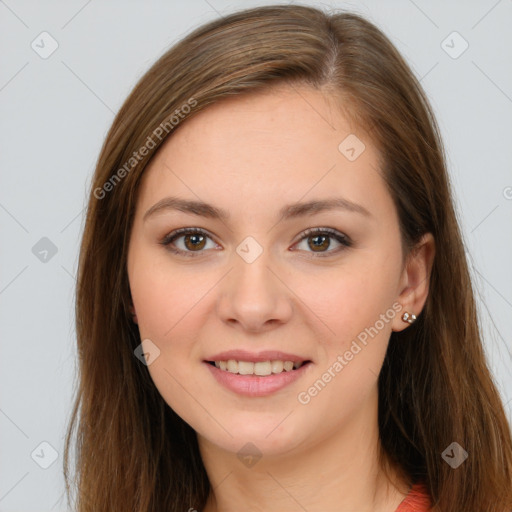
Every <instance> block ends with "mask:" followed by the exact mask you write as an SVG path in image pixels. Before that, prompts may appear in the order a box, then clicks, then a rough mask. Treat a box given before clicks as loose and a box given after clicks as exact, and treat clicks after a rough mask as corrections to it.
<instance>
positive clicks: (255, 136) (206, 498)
mask: <svg viewBox="0 0 512 512" xmlns="http://www.w3.org/2000/svg"><path fill="white" fill-rule="evenodd" d="M76 317H77V339H78V349H79V364H80V368H79V370H80V373H79V375H80V385H79V389H78V393H77V397H76V402H75V407H74V410H73V413H72V418H71V423H70V425H69V430H68V435H67V439H66V453H65V466H64V471H65V477H66V482H67V490H68V495H70V496H71V484H70V481H71V477H70V475H69V469H68V468H69V462H68V458H69V456H70V449H71V442H72V437H73V435H74V434H75V430H76V435H77V439H76V475H75V478H74V483H76V502H77V507H76V508H77V510H79V511H80V512H82V511H89V510H91V511H92V510H94V511H99V510H109V511H117V510H120V511H121V510H123V511H126V510H137V511H159V512H161V511H164V510H165V511H171V510H172V511H186V510H189V511H190V512H191V511H193V510H197V511H203V512H220V511H223V512H225V511H234V510H240V509H241V508H243V509H245V510H266V511H273V510H276V511H279V512H283V511H291V510H300V509H302V510H308V511H313V510H324V511H325V510H329V511H330V510H333V511H334V510H336V511H340V512H347V511H349V510H350V511H353V510H358V511H370V510H372V511H378V512H394V511H399V512H406V511H409V510H415V511H425V510H435V511H441V512H455V511H457V512H460V511H462V510H464V511H466V510H471V511H474V512H476V511H482V512H483V511H486V512H505V511H507V510H510V508H511V507H512V488H511V480H512V478H511V477H512V442H511V433H510V427H509V425H508V423H507V420H506V416H505V414H504V408H503V404H502V402H501V400H500V396H499V394H498V392H497V390H496V387H495V385H494V383H493V380H492V378H491V374H490V372H489V369H488V367H487V363H486V361H485V358H484V353H483V349H482V340H481V336H480V331H479V324H478V319H477V314H476V308H475V301H474V296H473V291H472V286H471V281H470V277H469V272H468V267H467V262H466V258H465V252H464V246H463V243H462V239H461V234H460V230H459V227H458V223H457V219H456V215H455V212H454V208H453V203H452V193H451V189H450V184H449V180H448V176H447V171H446V166H445V161H444V156H443V150H442V145H441V141H440V138H439V133H438V129H437V125H436V122H435V119H434V116H433V114H432V112H431V109H430V107H429V105H428V101H427V100H426V98H425V95H424V93H423V91H422V90H421V88H420V86H419V84H418V82H417V81H416V79H415V78H414V76H413V74H412V73H411V71H410V69H409V68H408V66H407V65H406V64H405V62H404V60H403V59H402V58H401V56H400V55H399V54H398V53H397V51H396V49H395V48H394V47H393V46H392V44H391V43H390V42H389V40H388V39H387V38H386V37H385V36H384V35H383V34H382V33H381V32H380V31H379V30H378V29H377V28H376V27H375V26H374V25H372V24H371V23H369V22H368V21H366V20H364V19H362V18H361V17H359V16H357V15H354V14H349V13H334V14H331V15H328V14H326V13H324V12H322V11H321V10H318V9H315V8H312V7H305V6H291V5H289V6H266V7H260V8H255V9H250V10H245V11H241V12H238V13H235V14H232V15H230V16H226V17H224V18H222V19H219V20H215V21H213V22H210V23H208V24H207V25H204V26H202V27H200V28H198V29H197V30H195V31H194V32H192V33H191V34H190V35H188V36H187V37H186V38H185V39H183V40H182V41H181V42H179V43H178V44H176V45H175V46H174V47H173V48H171V49H170V50H169V51H168V52H166V53H165V54H164V55H163V56H162V57H161V58H160V59H159V60H158V61H157V62H156V63H155V64H154V65H153V66H152V68H151V69H150V70H149V71H148V72H147V73H146V74H145V75H144V76H143V77H142V79H141V80H140V82H139V83H138V84H137V86H136V87H135V88H134V90H133V92H132V93H131V94H130V96H129V97H128V99H127V100H126V102H125V104H124V105H123V107H122V108H121V110H120V112H119V114H118V115H117V117H116V119H115V121H114V123H113V126H112V128H111V130H110V132H109V134H108V136H107V138H106V141H105V144H104V146H103V148H102V151H101V155H100V158H99V161H98V165H97V168H96V172H95V175H94V180H93V184H92V188H91V196H90V202H89V207H88V212H87V219H86V226H85V232H84V235H83V240H82V246H81V251H80V261H79V273H78V288H77V302H76Z"/></svg>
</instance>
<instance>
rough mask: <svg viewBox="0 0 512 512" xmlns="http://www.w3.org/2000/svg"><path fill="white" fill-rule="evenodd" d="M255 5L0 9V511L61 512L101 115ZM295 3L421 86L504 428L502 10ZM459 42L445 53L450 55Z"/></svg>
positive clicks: (509, 395) (509, 183)
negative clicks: (402, 61)
mask: <svg viewBox="0 0 512 512" xmlns="http://www.w3.org/2000/svg"><path fill="white" fill-rule="evenodd" d="M266 3H271V2H255V1H248V2H242V1H238V2H227V1H224V0H211V1H206V0H188V1H187V2H171V1H167V2H164V1H155V0H153V1H144V2H143V1H120V0H117V1H109V2H100V1H99V0H92V1H85V0H73V1H67V2H64V1H46V2H36V1H35V0H34V1H27V0H25V1H17V2H16V1H15V0H6V1H5V2H4V1H0V42H1V45H0V48H1V66H0V136H1V138H0V140H1V147H0V161H1V167H0V169H1V188H0V226H1V233H2V241H1V249H2V250H1V253H0V258H1V259H0V324H1V326H2V337H1V342H2V351H1V356H0V364H1V371H0V381H1V388H0V389H1V397H0V398H1V401H0V428H1V441H0V443H1V444H0V451H1V454H2V456H1V460H0V511H4V512H7V511H9V512H11V511H36V510H37V511H42V510H51V511H60V510H65V508H66V507H65V501H64V500H63V490H64V487H63V477H62V454H63V439H64V432H65V428H66V425H67V421H68V417H69V413H70V409H71V397H72V390H73V382H74V380H73V379H74V373H75V357H76V351H75V337H74V312H73V307H74V304H73V300H74V286H75V278H74V276H75V272H76V263H77V257H78V247H79V241H80V235H81V232H82V228H83V219H84V218H83V213H84V208H85V205H86V191H87V189H88V187H89V185H90V181H91V176H92V173H93V170H94V165H95V162H96V159H97V157H98V153H99V151H100V147H101V144H102V142H103V140H104V137H105V135H106V133H107V130H108V128H109V126H110V124H111V122H112V120H113V117H114V113H115V112H117V110H118V109H119V107H120V106H121V104H122V102H123V101H124V99H125V98H126V96H127V95H128V93H129V91H130V90H131V88H132V87H133V86H134V85H135V83H136V81H137V80H138V79H139V78H140V77H141V76H142V74H143V73H144V72H145V71H146V70H147V69H148V68H149V66H150V65H151V64H152V63H153V62H154V61H155V60H156V59H157V57H159V56H160V55H161V54H162V53H163V52H164V51H165V50H166V49H167V48H168V47H169V46H170V45H171V44H172V43H174V42H175V41H177V40H178V39H180V38H182V37H183V36H184V35H185V34H186V33H188V32H189V31H190V29H192V28H195V27H197V26H198V25H200V24H202V23H204V22H206V21H208V20H211V19H214V18H216V17H218V16H220V15H223V14H227V13H229V12H231V11H232V10H237V9H239V8H242V7H250V6H255V5H263V4H266ZM303 3H311V4H316V5H325V6H332V7H342V8H348V9H351V10H354V11H356V12H360V13H362V14H363V15H366V16H367V17H368V18H369V19H370V20H372V21H373V22H375V23H376V24H377V25H378V26H380V27H381V28H382V29H383V30H384V31H385V33H386V34H387V35H388V36H389V37H390V38H391V40H392V41H393V42H394V43H395V44H396V46H397V47H398V49H399V50H400V51H401V52H402V54H403V55H404V56H405V57H406V59H407V60H408V62H409V63H410V65H411V66H412V68H413V70H414V71H415V73H416V74H417V76H418V77H419V78H421V83H422V85H423V86H424V88H425V89H426V91H427V94H428V95H429V97H430V99H431V102H432V105H433V107H434V110H435V112H436V114H437V116H438V120H439V124H440V126H441V130H442V134H443V136H444V140H445V144H446V148H447V154H448V164H449V172H450V175H451V179H452V182H453V185H454V188H455V195H456V203H457V204H456V207H457V210H458V213H459V216H460V220H461V225H462V230H463V233H464V238H465V242H466V246H467V251H468V255H469V256H470V259H471V262H472V274H473V276H474V279H475V288H476V290H477V297H478V303H479V310H480V312H481V319H482V323H483V327H484V335H485V343H486V351H487V353H488V356H489V362H490V365H491V367H492V370H493V373H494V375H495V378H496V382H497V385H498V386H499V389H500V391H501V393H502V396H503V399H504V403H506V404H507V405H506V409H507V414H508V417H509V418H512V411H511V408H512V372H511V351H512V349H511V339H512V321H511V317H512V286H511V285H512V275H511V271H510V262H511V261H512V236H511V235H512V229H511V226H512V172H511V162H512V144H511V142H510V141H511V140H512V72H511V63H512V32H511V31H510V25H511V21H512V0H500V1H496V0H482V1H478V2H477V1H472V2H468V1H459V2H451V3H447V2H444V1H436V2H427V1H426V0H415V1H412V0H395V1H390V2H380V1H378V0H373V1H367V2H352V3H346V2H334V1H332V2H303ZM43 31H47V32H49V33H50V34H51V36H52V37H53V38H54V39H55V40H56V41H57V42H58V45H59V46H58V49H57V50H56V51H55V52H54V53H53V54H52V55H51V56H50V57H49V58H47V59H42V58H41V57H40V56H39V55H38V53H36V52H35V51H34V50H33V49H32V48H31V43H32V41H34V40H35V41H36V43H37V42H38V41H39V39H38V36H39V34H40V33H41V32H43ZM453 31H457V32H459V33H460V34H461V36H462V37H463V38H464V40H466V41H467V43H468V44H469V47H468V49H467V50H466V51H465V52H464V53H462V55H460V56H459V57H458V58H456V59H454V58H452V57H451V56H450V55H449V54H448V53H447V52H446V51H445V49H443V47H442V46H441V43H442V41H443V40H445V39H446V38H447V36H449V35H450V34H451V33H452V32H453ZM452 41H453V42H452ZM39 44H40V45H41V43H39ZM462 44H463V41H462V40H460V39H459V40H458V39H456V38H455V39H453V36H452V37H451V38H449V39H448V40H447V42H446V43H445V45H449V46H452V47H453V48H452V49H451V50H449V51H451V52H452V54H454V53H457V52H458V50H460V49H461V48H462V46H461V45H462ZM46 48H48V46H46ZM445 48H446V46H445ZM446 49H448V48H446ZM42 237H47V238H49V239H50V240H51V241H52V242H53V244H55V246H56V247H57V253H56V254H55V255H54V256H53V257H51V258H50V255H49V256H48V261H47V262H42V261H40V259H38V258H37V257H36V255H35V254H34V253H33V252H32V248H33V246H34V245H35V244H36V243H37V242H38V241H39V240H40V239H41V238H42ZM99 356H100V355H99ZM42 442H47V443H49V444H50V445H51V446H52V447H53V448H54V449H55V450H56V452H57V454H58V458H57V459H56V461H55V462H54V463H53V464H52V465H51V466H50V467H49V468H48V469H42V468H41V467H40V465H39V464H41V463H44V462H45V460H46V462H48V461H50V459H49V457H51V449H50V448H48V446H46V445H43V446H42V447H41V446H40V443H42ZM34 450H36V452H35V453H34V459H35V460H37V461H38V462H39V464H38V463H36V462H35V460H34V459H33V458H32V457H31V454H32V453H33V452H34ZM37 455H39V457H38V456H37Z"/></svg>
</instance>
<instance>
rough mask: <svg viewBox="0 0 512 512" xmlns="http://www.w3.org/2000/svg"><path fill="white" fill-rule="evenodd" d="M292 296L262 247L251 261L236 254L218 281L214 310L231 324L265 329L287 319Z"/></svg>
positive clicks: (279, 271) (280, 273)
mask: <svg viewBox="0 0 512 512" xmlns="http://www.w3.org/2000/svg"><path fill="white" fill-rule="evenodd" d="M294 300H295V299H294V294H293V292H292V291H291V290H290V288H289V287H288V286H287V285H286V277H285V275H284V272H283V271H282V270H280V269H279V268H276V266H275V265H271V261H270V259H269V258H268V257H267V253H266V252H265V251H264V252H263V253H262V254H261V255H260V256H259V257H258V258H257V259H256V260H255V261H252V262H250V263H249V262H247V261H245V260H244V259H243V258H241V257H239V256H238V255H236V257H235V262H234V267H233V269H232V270H231V272H229V273H228V275H227V276H226V277H225V278H224V279H223V280H222V282H221V288H220V297H219V300H218V303H217V304H218V306H217V313H218V315H219V317H220V318H221V319H222V321H223V322H225V323H228V324H231V325H232V326H237V327H238V328H240V329H242V330H245V331H249V332H260V331H261V332H264V331H267V330H270V329H274V328H276V327H277V326H279V325H281V324H285V323H287V322H288V321H289V320H290V318H291V316H292V313H293V309H294V308H293V302H294Z"/></svg>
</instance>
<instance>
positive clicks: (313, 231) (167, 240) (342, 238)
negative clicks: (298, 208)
mask: <svg viewBox="0 0 512 512" xmlns="http://www.w3.org/2000/svg"><path fill="white" fill-rule="evenodd" d="M183 235H203V236H206V237H208V238H210V239H211V236H210V235H209V234H208V233H207V232H206V231H205V230H203V229H201V228H181V229H177V230H176V231H173V232H172V233H169V234H168V235H166V236H165V237H164V239H163V240H162V241H161V242H160V244H161V245H163V246H165V247H166V248H167V249H168V250H169V251H171V252H173V253H175V254H179V255H183V256H186V257H192V258H194V257H197V256H199V255H201V254H202V253H203V252H204V251H202V250H201V251H183V250H181V249H177V248H176V247H173V246H172V245H171V244H172V242H174V241H175V240H176V239H178V238H180V237H181V236H183ZM311 235H329V236H330V237H332V238H334V239H335V240H336V241H337V242H339V243H340V244H342V247H339V248H338V249H337V250H336V249H335V250H330V251H325V252H324V253H322V252H319V253H315V252H312V254H313V256H311V257H313V258H316V257H319V258H325V257H328V256H331V255H332V254H337V253H339V252H340V251H343V250H345V249H346V248H349V247H352V241H351V240H350V238H349V237H347V236H346V235H343V234H342V233H340V232H339V231H336V230H335V229H331V228H309V229H306V230H305V231H304V232H303V233H302V237H301V238H300V239H299V240H298V242H296V243H297V244H298V243H300V242H302V241H303V240H304V239H307V238H309V237H310V236H311ZM212 241H213V240H212ZM306 252H309V251H306Z"/></svg>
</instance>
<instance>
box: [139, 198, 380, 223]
mask: <svg viewBox="0 0 512 512" xmlns="http://www.w3.org/2000/svg"><path fill="white" fill-rule="evenodd" d="M334 209H339V210H345V211H348V212H352V213H359V214H361V215H364V216H365V217H368V218H370V217H372V214H371V213H370V212H369V211H368V210H367V209H366V208H365V207H364V206H362V205H360V204H357V203H354V202H352V201H349V200H348V199H345V198H342V197H336V198H328V199H321V200H320V199H318V200H313V201H308V202H306V203H293V204H289V205H286V206H283V208H281V209H280V210H279V220H280V221H282V220H288V219H292V218H296V217H302V216H306V215H314V214H316V213H320V212H323V211H328V210H334ZM168 210H178V211H181V212H184V213H190V214H193V215H197V216H200V217H207V218H211V219H218V220H221V221H223V222H226V221H228V220H229V219H230V217H231V215H230V214H229V212H228V211H226V210H224V209H222V208H217V207H216V206H213V205H211V204H208V203H204V202H202V201H194V200H190V199H181V198H179V197H164V198H163V199H161V200H160V201H158V202H157V203H156V204H154V205H153V206H152V207H151V208H149V210H148V211H147V212H146V213H145V214H144V217H143V221H146V220H147V219H148V218H149V217H150V216H152V215H154V214H156V213H157V212H163V211H168Z"/></svg>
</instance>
